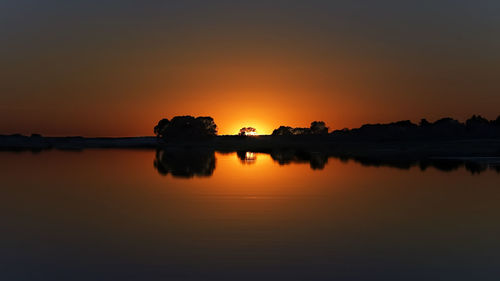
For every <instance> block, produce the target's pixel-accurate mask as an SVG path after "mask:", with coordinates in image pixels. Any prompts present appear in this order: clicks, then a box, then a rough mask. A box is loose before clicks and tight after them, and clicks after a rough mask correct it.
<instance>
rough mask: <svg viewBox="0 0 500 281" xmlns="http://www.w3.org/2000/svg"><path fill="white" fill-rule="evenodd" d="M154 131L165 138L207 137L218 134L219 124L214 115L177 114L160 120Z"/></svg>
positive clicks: (159, 136)
mask: <svg viewBox="0 0 500 281" xmlns="http://www.w3.org/2000/svg"><path fill="white" fill-rule="evenodd" d="M154 133H155V134H156V136H157V137H158V138H162V139H165V140H171V139H205V138H209V137H213V136H216V135H217V125H216V124H215V122H214V120H213V118H212V117H196V118H195V117H193V116H175V117H174V118H172V120H170V121H169V120H168V119H162V120H160V121H159V122H158V124H157V125H156V126H155V127H154Z"/></svg>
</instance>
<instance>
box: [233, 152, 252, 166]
mask: <svg viewBox="0 0 500 281" xmlns="http://www.w3.org/2000/svg"><path fill="white" fill-rule="evenodd" d="M236 155H237V156H238V158H239V159H240V162H241V163H242V164H255V161H256V160H257V153H255V152H251V151H237V152H236Z"/></svg>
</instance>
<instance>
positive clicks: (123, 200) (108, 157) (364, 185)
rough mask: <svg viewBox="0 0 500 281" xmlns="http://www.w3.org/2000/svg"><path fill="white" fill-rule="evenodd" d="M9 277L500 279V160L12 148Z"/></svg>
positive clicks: (2, 191) (6, 188) (7, 161)
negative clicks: (493, 162)
mask: <svg viewBox="0 0 500 281" xmlns="http://www.w3.org/2000/svg"><path fill="white" fill-rule="evenodd" d="M0 159H1V161H0V176H1V180H2V184H1V187H0V208H1V212H0V221H1V234H0V237H1V239H0V280H14V281H17V280H499V278H500V239H499V237H500V172H499V171H500V169H499V166H498V165H472V164H471V163H459V162H456V161H448V162H445V163H438V164H436V163H414V162H409V163H404V162H398V163H384V162H380V161H354V160H352V159H351V160H347V159H338V158H328V157H325V156H323V155H321V154H317V155H316V154H314V155H307V156H301V155H294V154H287V153H286V152H284V153H281V154H265V153H253V152H238V153H236V152H227V153H220V152H215V153H214V152H213V151H196V150H189V151H187V152H182V153H176V152H165V151H158V152H157V151H155V150H99V149H95V150H84V151H80V152H77V151H57V150H52V151H43V152H40V153H31V152H22V153H14V152H0Z"/></svg>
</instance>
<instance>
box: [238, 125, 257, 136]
mask: <svg viewBox="0 0 500 281" xmlns="http://www.w3.org/2000/svg"><path fill="white" fill-rule="evenodd" d="M256 132H257V130H256V129H255V128H253V127H243V128H241V129H240V133H239V135H240V136H247V135H251V134H252V133H256Z"/></svg>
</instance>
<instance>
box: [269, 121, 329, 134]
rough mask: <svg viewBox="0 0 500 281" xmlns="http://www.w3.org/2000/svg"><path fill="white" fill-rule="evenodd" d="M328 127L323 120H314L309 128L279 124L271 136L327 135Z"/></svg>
mask: <svg viewBox="0 0 500 281" xmlns="http://www.w3.org/2000/svg"><path fill="white" fill-rule="evenodd" d="M327 134H328V127H327V126H326V125H325V122H323V121H314V122H312V123H311V126H310V127H309V128H299V127H297V128H292V127H289V126H280V127H279V128H278V129H275V130H274V131H273V133H272V135H273V136H297V135H327Z"/></svg>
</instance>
